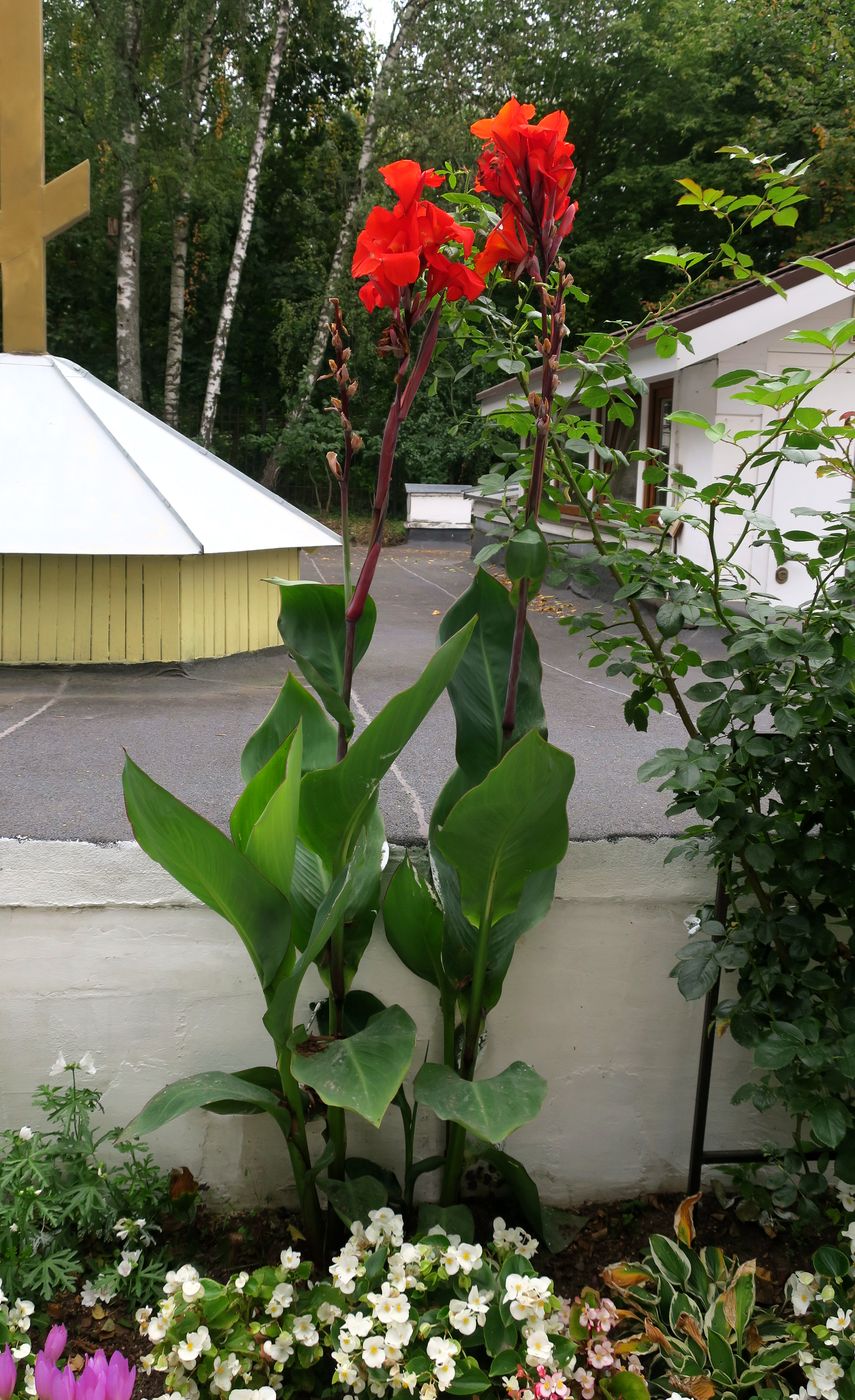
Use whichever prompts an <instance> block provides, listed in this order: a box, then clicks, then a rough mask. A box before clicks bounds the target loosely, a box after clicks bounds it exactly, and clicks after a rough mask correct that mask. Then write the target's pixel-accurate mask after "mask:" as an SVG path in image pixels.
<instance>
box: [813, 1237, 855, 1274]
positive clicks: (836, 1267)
mask: <svg viewBox="0 0 855 1400" xmlns="http://www.w3.org/2000/svg"><path fill="white" fill-rule="evenodd" d="M811 1262H812V1264H813V1268H814V1273H817V1274H820V1275H821V1276H822V1277H823V1278H844V1277H845V1276H846V1275H847V1274H848V1273H849V1270H850V1268H851V1267H852V1260H851V1258H850V1256H849V1255H848V1254H845V1253H844V1251H843V1250H842V1249H835V1248H834V1246H833V1245H829V1244H824V1245H820V1247H819V1249H818V1250H817V1251H816V1253H815V1254H814V1256H813V1259H812V1260H811Z"/></svg>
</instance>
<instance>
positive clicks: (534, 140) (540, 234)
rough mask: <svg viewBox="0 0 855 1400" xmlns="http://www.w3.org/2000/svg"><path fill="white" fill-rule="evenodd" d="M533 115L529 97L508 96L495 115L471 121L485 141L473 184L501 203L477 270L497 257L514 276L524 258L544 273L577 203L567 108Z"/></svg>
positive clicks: (485, 266) (493, 265)
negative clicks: (572, 195) (572, 191)
mask: <svg viewBox="0 0 855 1400" xmlns="http://www.w3.org/2000/svg"><path fill="white" fill-rule="evenodd" d="M533 116H534V108H533V107H532V106H531V105H530V104H529V103H520V102H518V101H517V99H516V98H515V97H512V98H511V100H510V101H509V102H506V103H505V105H504V107H502V109H501V111H500V112H499V113H498V115H497V116H495V117H488V118H485V119H484V120H482V121H477V122H474V123H473V125H472V128H471V129H472V132H473V134H474V135H475V136H477V137H479V139H480V140H481V141H483V142H484V149H483V151H482V153H481V156H480V158H479V161H478V179H477V183H476V189H479V190H483V191H486V192H487V193H488V194H493V195H495V196H496V197H497V198H499V199H501V200H502V201H503V204H504V209H503V212H502V223H501V224H500V225H499V226H498V227H497V228H496V229H494V230H493V233H491V234H490V237H489V238H488V240H487V245H486V247H485V249H484V252H483V253H482V254H481V256H480V257H479V259H478V261H477V263H476V267H477V268H478V270H479V271H483V270H489V269H490V268H491V267H495V266H496V264H497V263H499V262H501V263H506V264H508V265H512V266H513V267H514V275H516V276H518V275H519V274H520V273H521V272H522V270H523V268H524V267H525V266H526V265H527V263H528V264H531V266H532V270H533V271H534V272H535V275H538V274H539V275H540V276H545V274H546V273H547V272H548V270H549V268H550V267H551V265H552V263H553V261H554V259H555V256H556V254H557V252H558V248H559V245H560V243H561V240H562V238H564V237H565V236H566V235H567V234H568V233H569V232H570V229H571V227H572V225H573V219H574V218H575V215H576V207H577V206H576V205H575V204H571V202H570V195H569V191H570V188H571V186H572V184H573V180H574V178H575V175H576V167H575V165H574V164H573V150H574V147H573V146H572V145H571V144H570V142H568V141H566V140H565V137H566V135H567V127H568V118H567V114H566V113H565V112H550V113H549V114H548V115H547V116H545V117H542V118H541V120H540V121H539V122H535V123H533V122H532V121H531V118H532V117H533ZM523 240H524V241H525V251H523V250H522V247H521V244H522V241H523Z"/></svg>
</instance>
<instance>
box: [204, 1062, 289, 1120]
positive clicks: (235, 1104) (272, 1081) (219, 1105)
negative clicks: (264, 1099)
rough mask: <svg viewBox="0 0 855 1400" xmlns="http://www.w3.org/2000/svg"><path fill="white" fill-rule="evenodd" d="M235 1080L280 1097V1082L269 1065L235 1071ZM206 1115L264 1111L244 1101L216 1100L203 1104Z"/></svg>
mask: <svg viewBox="0 0 855 1400" xmlns="http://www.w3.org/2000/svg"><path fill="white" fill-rule="evenodd" d="M234 1077H235V1079H243V1080H245V1081H246V1083H248V1084H260V1085H261V1087H262V1088H263V1089H269V1090H270V1092H271V1094H275V1095H276V1096H277V1098H280V1097H281V1095H282V1081H281V1079H280V1078H279V1071H278V1069H274V1068H273V1067H272V1066H271V1065H255V1066H254V1067H253V1068H252V1069H239V1070H236V1071H235V1075H234ZM205 1109H206V1111H207V1112H208V1113H220V1114H223V1115H225V1116H231V1115H232V1114H235V1113H237V1114H240V1113H265V1112H266V1109H265V1108H263V1107H262V1106H261V1104H257V1103H249V1102H247V1100H246V1099H217V1100H216V1101H215V1102H214V1103H207V1104H205Z"/></svg>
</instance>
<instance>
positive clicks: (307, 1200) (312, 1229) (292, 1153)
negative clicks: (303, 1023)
mask: <svg viewBox="0 0 855 1400" xmlns="http://www.w3.org/2000/svg"><path fill="white" fill-rule="evenodd" d="M289 1053H290V1052H289V1051H287V1050H283V1051H282V1053H281V1054H280V1055H279V1057H278V1060H277V1067H278V1070H279V1081H280V1083H281V1085H282V1092H283V1093H284V1095H285V1098H286V1099H287V1101H288V1106H289V1108H290V1110H291V1113H290V1118H288V1119H285V1120H284V1121H283V1120H278V1121H279V1126H280V1128H281V1130H282V1132H283V1134H284V1137H285V1142H286V1145H287V1148H288V1156H289V1157H290V1159H291V1170H292V1172H293V1173H294V1184H295V1185H296V1187H297V1195H298V1196H299V1199H300V1215H301V1218H302V1223H303V1227H304V1229H305V1232H306V1239H307V1241H308V1244H309V1252H310V1253H311V1255H312V1257H313V1259H316V1260H317V1261H318V1262H320V1260H321V1256H322V1253H323V1226H322V1215H321V1205H320V1201H319V1200H318V1192H317V1188H316V1186H315V1182H314V1179H310V1178H309V1175H308V1173H309V1170H310V1168H311V1154H310V1152H309V1142H308V1138H307V1136H306V1117H305V1114H304V1112H303V1096H302V1094H301V1093H300V1086H299V1084H298V1083H297V1081H296V1079H295V1078H294V1076H293V1074H292V1073H291V1067H290V1063H289V1059H288V1056H289ZM283 1119H284V1115H283Z"/></svg>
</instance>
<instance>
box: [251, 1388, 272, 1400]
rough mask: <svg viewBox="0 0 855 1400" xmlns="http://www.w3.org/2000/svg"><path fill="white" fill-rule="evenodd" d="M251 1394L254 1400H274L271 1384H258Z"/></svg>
mask: <svg viewBox="0 0 855 1400" xmlns="http://www.w3.org/2000/svg"><path fill="white" fill-rule="evenodd" d="M253 1394H254V1395H255V1400H276V1391H275V1390H274V1389H273V1386H272V1385H260V1386H259V1387H258V1389H257V1390H256V1391H254V1392H253Z"/></svg>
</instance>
